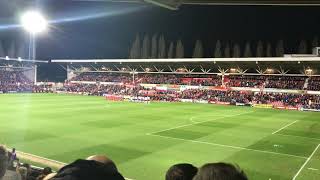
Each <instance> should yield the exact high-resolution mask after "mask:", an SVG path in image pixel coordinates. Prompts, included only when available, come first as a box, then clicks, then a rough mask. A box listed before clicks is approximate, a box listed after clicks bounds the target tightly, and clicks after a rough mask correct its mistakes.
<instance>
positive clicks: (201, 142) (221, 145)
mask: <svg viewBox="0 0 320 180" xmlns="http://www.w3.org/2000/svg"><path fill="white" fill-rule="evenodd" d="M146 135H149V136H156V137H161V138H166V139H175V140H180V141H185V142H191V143H197V144H206V145H211V146H219V147H227V148H231V149H240V150H246V151H253V152H259V153H264V154H275V155H282V156H288V157H295V158H301V159H307V157H304V156H297V155H292V154H285V153H277V152H272V151H264V150H257V149H250V148H244V147H239V146H232V145H225V144H218V143H210V142H205V141H197V140H189V139H183V138H175V137H169V136H161V135H157V134H146Z"/></svg>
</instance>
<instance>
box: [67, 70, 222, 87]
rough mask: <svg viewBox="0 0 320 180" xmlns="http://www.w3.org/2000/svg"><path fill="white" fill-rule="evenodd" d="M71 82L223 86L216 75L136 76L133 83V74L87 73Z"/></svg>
mask: <svg viewBox="0 0 320 180" xmlns="http://www.w3.org/2000/svg"><path fill="white" fill-rule="evenodd" d="M70 81H92V82H118V83H123V84H127V83H133V82H134V83H136V84H141V83H145V84H176V85H194V86H199V85H201V86H221V85H222V82H221V78H220V77H218V76H215V75H211V76H209V75H207V76H195V75H193V76H190V75H173V74H136V75H135V78H134V81H133V75H131V74H119V73H92V72H86V73H81V74H80V75H78V76H76V77H74V78H72V79H71V80H70Z"/></svg>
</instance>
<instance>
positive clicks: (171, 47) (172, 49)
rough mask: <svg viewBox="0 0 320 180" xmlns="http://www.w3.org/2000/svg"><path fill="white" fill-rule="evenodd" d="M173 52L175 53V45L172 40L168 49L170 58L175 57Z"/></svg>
mask: <svg viewBox="0 0 320 180" xmlns="http://www.w3.org/2000/svg"><path fill="white" fill-rule="evenodd" d="M173 53H174V45H173V42H171V43H170V45H169V50H168V58H174V57H173V56H174V55H173Z"/></svg>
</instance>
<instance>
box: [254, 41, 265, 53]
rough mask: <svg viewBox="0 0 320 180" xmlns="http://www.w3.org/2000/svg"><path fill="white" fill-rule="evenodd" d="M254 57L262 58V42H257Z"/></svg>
mask: <svg viewBox="0 0 320 180" xmlns="http://www.w3.org/2000/svg"><path fill="white" fill-rule="evenodd" d="M256 56H257V57H263V56H264V52H263V43H262V41H258V44H257V52H256Z"/></svg>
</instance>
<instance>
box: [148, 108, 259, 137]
mask: <svg viewBox="0 0 320 180" xmlns="http://www.w3.org/2000/svg"><path fill="white" fill-rule="evenodd" d="M253 112H254V111H251V112H244V113H239V114H235V115H231V116H222V117H218V118H215V119H210V120H207V121H199V122H193V123H189V124H184V125H181V126H175V127H172V128H168V129H163V130H160V131H155V132H151V133H147V135H151V134H157V133H161V132H165V131H170V130H173V129H179V128H182V127H187V126H192V125H196V124H201V123H206V122H211V121H216V120H219V119H224V118H230V117H236V116H240V115H244V114H250V113H253Z"/></svg>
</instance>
